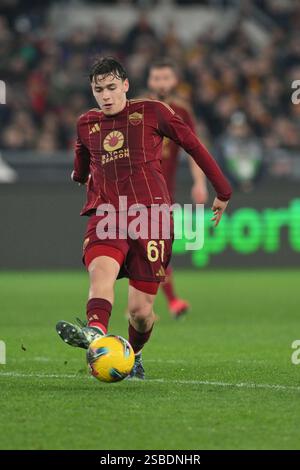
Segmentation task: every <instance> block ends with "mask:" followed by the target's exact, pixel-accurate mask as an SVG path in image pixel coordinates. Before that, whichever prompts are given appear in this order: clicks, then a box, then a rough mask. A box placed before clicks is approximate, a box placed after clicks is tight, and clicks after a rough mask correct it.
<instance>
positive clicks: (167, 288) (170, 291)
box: [161, 268, 176, 303]
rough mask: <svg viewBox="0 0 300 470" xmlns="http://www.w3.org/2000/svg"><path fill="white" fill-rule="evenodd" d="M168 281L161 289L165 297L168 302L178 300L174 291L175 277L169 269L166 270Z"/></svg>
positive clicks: (162, 284) (163, 283)
mask: <svg viewBox="0 0 300 470" xmlns="http://www.w3.org/2000/svg"><path fill="white" fill-rule="evenodd" d="M166 274H167V276H166V280H165V282H162V283H161V288H162V290H163V292H164V294H165V296H166V297H167V299H168V302H169V303H170V302H172V300H175V299H176V294H175V290H174V284H173V276H172V269H171V268H167V269H166Z"/></svg>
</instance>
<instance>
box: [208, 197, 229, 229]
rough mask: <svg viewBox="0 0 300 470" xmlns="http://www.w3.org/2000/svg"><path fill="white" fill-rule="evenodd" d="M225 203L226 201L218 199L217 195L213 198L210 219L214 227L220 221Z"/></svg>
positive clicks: (226, 203)
mask: <svg viewBox="0 0 300 470" xmlns="http://www.w3.org/2000/svg"><path fill="white" fill-rule="evenodd" d="M227 205H228V201H220V199H218V198H217V197H216V198H215V200H214V203H213V205H212V208H211V209H212V210H213V212H214V216H213V218H212V219H211V220H212V221H213V222H215V224H214V226H215V227H216V226H217V225H218V223H219V222H220V220H221V217H222V215H223V212H224V211H225V209H226V207H227Z"/></svg>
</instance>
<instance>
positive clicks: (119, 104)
mask: <svg viewBox="0 0 300 470" xmlns="http://www.w3.org/2000/svg"><path fill="white" fill-rule="evenodd" d="M91 85H92V90H93V95H94V97H95V100H96V101H97V103H98V105H99V107H100V108H101V110H102V111H103V113H104V114H105V115H107V116H111V115H114V114H117V113H119V112H120V111H122V109H124V108H125V105H126V93H127V91H128V89H129V83H128V80H127V78H126V80H124V81H123V80H121V79H120V78H118V77H115V76H114V75H107V76H105V75H97V77H96V79H95V77H94V78H93V80H92V83H91Z"/></svg>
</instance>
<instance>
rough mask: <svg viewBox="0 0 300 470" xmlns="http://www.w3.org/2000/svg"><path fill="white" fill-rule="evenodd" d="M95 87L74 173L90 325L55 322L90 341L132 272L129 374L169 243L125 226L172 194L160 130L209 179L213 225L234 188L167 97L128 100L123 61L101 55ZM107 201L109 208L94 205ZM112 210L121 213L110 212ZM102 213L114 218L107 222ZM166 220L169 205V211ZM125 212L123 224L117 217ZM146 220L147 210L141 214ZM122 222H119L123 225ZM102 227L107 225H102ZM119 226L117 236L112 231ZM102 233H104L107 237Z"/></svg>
mask: <svg viewBox="0 0 300 470" xmlns="http://www.w3.org/2000/svg"><path fill="white" fill-rule="evenodd" d="M89 77H90V82H91V87H92V92H93V95H94V97H95V99H96V101H97V104H98V106H99V108H100V109H99V108H96V109H92V110H90V111H88V112H86V113H84V114H83V115H81V116H80V117H79V119H78V123H77V134H78V138H77V143H76V149H75V161H74V171H73V173H72V179H73V180H74V181H76V182H78V183H80V184H87V202H86V204H85V206H84V208H83V209H82V211H81V215H88V216H89V221H88V224H87V230H86V234H85V237H84V243H83V261H84V264H85V266H86V268H87V271H88V273H89V280H90V288H89V294H88V302H87V309H86V313H87V325H86V326H83V325H81V326H78V325H75V324H72V323H69V322H66V321H60V322H58V323H57V325H56V329H57V332H58V334H59V335H60V337H61V338H62V340H63V341H65V342H66V343H67V344H69V345H71V346H75V347H81V348H84V349H87V348H88V346H89V344H90V342H91V341H93V340H94V339H96V338H98V337H99V336H101V335H103V334H106V333H107V329H108V324H109V318H110V315H111V311H112V306H113V303H114V285H115V281H116V279H117V278H120V277H127V278H129V293H128V311H129V314H130V318H129V331H128V332H129V342H130V344H131V346H132V348H133V350H134V352H135V365H134V368H133V371H132V373H131V376H132V377H136V378H139V379H143V378H144V368H143V364H142V356H141V352H142V349H143V346H144V345H145V343H146V342H147V341H148V340H149V338H150V335H151V332H152V328H153V324H154V313H153V304H154V300H155V296H156V293H157V290H158V288H159V284H160V282H163V281H164V280H165V269H166V268H167V266H168V264H169V261H170V257H171V250H172V237H173V234H172V230H170V233H169V234H168V233H165V232H168V231H167V230H166V231H164V230H163V224H162V223H160V224H159V233H158V234H156V236H155V238H153V237H151V235H152V234H149V235H148V236H147V237H146V238H144V237H143V236H141V237H137V238H136V237H134V236H131V233H129V229H128V232H126V233H125V236H124V232H123V231H122V230H123V226H124V217H125V222H127V221H130V222H131V219H132V212H130V210H127V209H126V208H125V205H124V203H123V198H124V197H125V196H126V198H127V199H126V201H127V207H128V208H131V207H132V205H135V206H134V207H141V211H142V212H143V216H144V217H145V211H146V219H147V220H149V224H150V226H152V225H153V224H154V222H157V221H154V220H152V219H151V217H152V208H153V207H155V206H157V205H158V204H159V205H160V206H161V205H162V204H165V205H166V206H165V207H169V205H170V202H171V201H170V198H169V193H168V189H167V185H166V182H165V179H164V177H163V174H162V170H161V151H162V142H163V138H164V137H168V138H170V139H172V140H174V141H175V142H177V143H178V144H180V145H181V146H182V147H183V148H184V149H185V150H186V152H187V153H189V154H190V155H192V157H193V158H194V159H195V161H196V163H197V164H198V165H199V166H201V168H202V170H203V171H204V173H205V174H206V176H207V177H208V179H209V180H210V181H211V183H212V184H213V186H214V188H215V190H216V193H217V196H216V198H215V199H214V202H213V206H212V210H213V217H212V220H213V221H214V222H215V225H217V224H218V223H219V221H220V219H221V217H222V214H223V212H224V210H225V209H226V206H227V204H228V200H229V198H230V196H231V187H230V185H229V183H228V181H227V179H226V178H225V177H224V175H223V173H222V172H221V170H220V168H219V167H218V165H217V163H216V162H215V161H214V159H213V158H212V157H211V155H210V154H209V153H208V151H207V150H206V149H205V147H204V146H203V145H202V144H201V142H200V141H199V139H198V138H197V137H196V136H195V134H194V133H193V132H192V131H191V129H190V127H189V126H188V125H186V124H185V123H184V121H183V120H182V119H181V118H180V117H179V116H178V115H177V114H176V113H175V112H174V111H173V110H172V109H171V108H170V107H169V106H168V105H167V104H164V103H162V102H160V101H153V100H146V99H144V100H127V97H126V93H127V91H128V89H129V82H128V78H127V74H126V71H125V70H124V68H123V66H122V65H121V64H120V63H119V62H117V61H116V60H115V59H113V58H110V57H106V58H103V59H101V60H99V61H97V62H96V63H95V64H94V66H93V67H92V70H91V72H90V76H89ZM103 204H106V206H105V207H106V209H105V210H106V212H104V211H103V212H101V213H99V210H98V211H97V208H98V209H99V207H101V206H102V207H103ZM114 211H115V212H116V213H117V215H118V217H117V218H115V219H114V217H113V214H114ZM107 215H112V217H111V219H112V222H111V223H110V224H109V226H108V227H107V229H105V230H104V228H103V226H102V223H103V220H104V219H105V217H107ZM165 219H167V221H168V222H170V219H171V215H170V211H167V214H166V217H165ZM121 220H122V224H121ZM144 220H145V218H144ZM120 225H122V228H121V229H120ZM104 232H105V233H104ZM116 232H117V233H118V234H119V232H120V234H119V235H118V236H117V237H115V233H116ZM104 235H107V236H108V237H107V238H105V236H104Z"/></svg>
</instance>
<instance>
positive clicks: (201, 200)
mask: <svg viewBox="0 0 300 470" xmlns="http://www.w3.org/2000/svg"><path fill="white" fill-rule="evenodd" d="M191 196H192V200H193V202H194V203H195V204H205V203H206V202H207V199H208V191H207V187H206V184H203V183H195V184H193V186H192V190H191Z"/></svg>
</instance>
